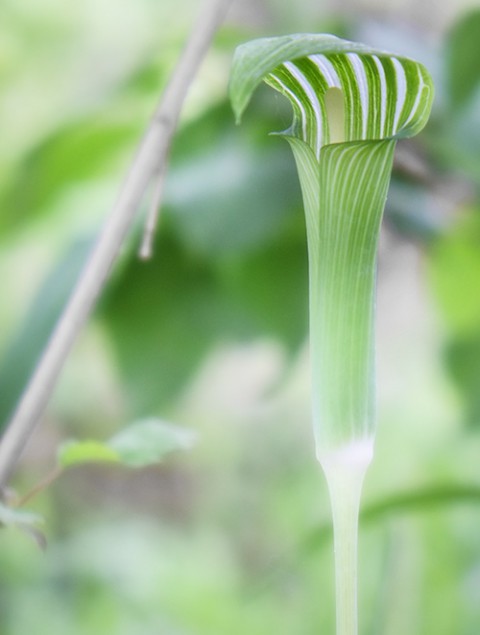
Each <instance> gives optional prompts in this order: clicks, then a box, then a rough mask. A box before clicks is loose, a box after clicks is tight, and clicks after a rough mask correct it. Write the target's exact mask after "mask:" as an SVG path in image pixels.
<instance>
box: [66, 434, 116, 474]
mask: <svg viewBox="0 0 480 635" xmlns="http://www.w3.org/2000/svg"><path fill="white" fill-rule="evenodd" d="M119 461H120V457H119V455H118V453H117V452H116V451H115V450H114V449H113V448H111V447H110V446H109V445H108V443H101V442H100V441H93V440H88V441H66V442H65V443H62V445H60V447H59V448H58V451H57V462H58V464H59V466H60V467H62V468H67V467H73V466H74V465H81V464H83V463H118V462H119Z"/></svg>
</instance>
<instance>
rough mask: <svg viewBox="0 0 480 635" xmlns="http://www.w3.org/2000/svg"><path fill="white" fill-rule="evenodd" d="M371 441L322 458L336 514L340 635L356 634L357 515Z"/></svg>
mask: <svg viewBox="0 0 480 635" xmlns="http://www.w3.org/2000/svg"><path fill="white" fill-rule="evenodd" d="M372 453H373V442H372V441H369V440H368V441H357V442H354V443H352V444H351V445H349V446H346V447H344V448H342V449H340V450H338V451H336V452H334V453H328V454H327V455H325V456H323V457H320V463H321V465H322V467H323V470H324V472H325V476H326V479H327V484H328V489H329V492H330V502H331V506H332V514H333V535H334V546H335V587H336V616H337V635H357V633H358V610H357V543H358V515H359V508H360V496H361V491H362V484H363V479H364V477H365V473H366V471H367V468H368V465H369V464H370V460H371V457H372Z"/></svg>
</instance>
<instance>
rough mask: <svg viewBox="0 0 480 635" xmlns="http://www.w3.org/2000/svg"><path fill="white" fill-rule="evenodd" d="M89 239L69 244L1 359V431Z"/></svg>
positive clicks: (48, 331)
mask: <svg viewBox="0 0 480 635" xmlns="http://www.w3.org/2000/svg"><path fill="white" fill-rule="evenodd" d="M91 240H92V239H91V238H90V237H88V238H85V239H83V240H81V239H79V240H77V241H76V242H75V243H74V244H73V245H70V246H69V247H68V249H67V250H66V252H65V254H64V255H62V257H61V258H60V260H59V262H57V263H55V264H54V266H53V268H52V270H51V271H50V272H49V274H48V275H47V277H46V279H45V281H44V282H43V284H42V285H41V287H40V289H39V290H38V292H37V293H36V295H35V297H34V299H33V300H32V302H31V304H30V306H29V308H28V311H27V312H26V314H25V317H24V319H23V322H21V323H20V324H19V326H18V330H17V332H16V333H14V334H13V337H12V340H11V343H10V345H9V347H8V349H7V350H6V352H5V354H4V356H3V358H2V359H1V360H0V386H1V391H0V430H1V429H2V427H3V425H4V424H5V423H6V419H7V417H8V416H9V414H10V413H11V411H12V409H13V407H14V405H15V403H16V402H17V400H18V398H19V397H20V395H21V393H22V391H23V389H24V387H25V385H26V383H27V381H28V379H29V377H30V375H31V373H32V371H33V369H34V366H35V364H36V362H37V360H38V358H39V356H40V354H41V353H42V351H43V349H44V347H45V345H46V343H47V342H48V339H49V337H50V334H51V332H52V329H53V327H54V325H55V323H56V321H57V319H58V316H59V315H60V312H61V310H62V308H63V306H64V304H65V302H66V301H67V299H68V297H69V294H70V291H71V289H72V287H73V285H74V283H75V281H76V279H77V277H78V274H79V272H80V269H81V267H82V265H83V263H84V261H85V258H86V256H87V253H88V251H89V249H90V247H91Z"/></svg>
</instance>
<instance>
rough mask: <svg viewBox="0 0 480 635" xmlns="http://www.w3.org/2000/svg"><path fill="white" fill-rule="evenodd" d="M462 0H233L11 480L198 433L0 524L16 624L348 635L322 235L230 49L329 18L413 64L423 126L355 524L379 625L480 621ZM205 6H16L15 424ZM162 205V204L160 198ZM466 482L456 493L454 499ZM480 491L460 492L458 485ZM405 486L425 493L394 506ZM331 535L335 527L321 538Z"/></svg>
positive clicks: (466, 41) (1, 183)
mask: <svg viewBox="0 0 480 635" xmlns="http://www.w3.org/2000/svg"><path fill="white" fill-rule="evenodd" d="M473 4H474V3H470V5H468V3H466V2H464V1H460V0H450V1H449V2H445V1H444V0H430V1H428V2H425V3H421V2H407V1H406V0H404V1H402V0H397V1H393V0H392V1H391V2H379V1H378V0H363V1H362V2H357V3H353V2H351V1H349V0H342V1H340V0H338V1H337V2H333V1H330V2H320V1H318V0H315V1H311V0H296V1H295V2H293V1H292V2H288V1H287V0H249V1H243V2H242V1H240V0H237V2H236V4H235V5H234V7H233V8H232V10H231V12H230V14H229V16H228V19H227V21H226V24H225V26H224V27H223V28H222V29H221V31H220V32H219V33H218V36H217V37H216V40H215V43H214V46H213V47H212V50H211V52H210V54H209V56H208V58H207V60H206V62H205V64H204V65H203V67H202V70H201V73H200V75H199V77H198V79H197V81H196V82H195V85H194V86H193V88H192V91H191V93H190V96H189V99H188V102H187V104H186V107H185V109H184V112H183V115H182V120H181V125H180V129H179V132H178V135H177V136H176V139H175V142H174V145H173V148H172V160H171V166H170V170H169V173H168V178H167V184H166V193H165V201H164V206H163V210H162V218H161V223H160V231H159V232H158V238H157V240H156V245H155V256H154V259H153V260H151V261H149V262H141V261H139V260H138V258H137V256H136V253H137V250H138V246H139V242H140V240H141V230H142V219H141V218H140V217H139V220H138V223H137V226H136V229H135V231H134V233H133V235H132V236H131V238H130V239H129V241H128V245H127V246H126V247H125V249H124V252H123V253H122V256H121V259H120V262H119V263H118V266H117V267H116V268H115V271H114V272H113V276H112V278H111V280H110V282H109V284H108V287H107V289H106V290H105V293H104V294H103V296H102V298H101V301H100V303H99V305H98V307H97V310H96V312H95V315H94V316H93V318H92V319H91V321H90V322H89V324H88V326H87V328H86V329H85V330H84V331H83V333H82V335H81V337H80V339H79V341H78V343H77V345H76V346H75V349H74V351H73V353H72V355H71V357H70V359H69V361H68V363H67V365H66V367H65V370H64V372H63V374H62V377H61V380H60V382H59V385H58V387H57V390H56V392H55V396H54V399H53V401H52V403H51V406H50V408H49V411H48V413H47V415H46V417H45V418H44V421H43V422H42V424H41V425H40V426H39V428H38V431H37V432H36V434H35V436H34V438H33V439H32V441H31V443H30V445H29V447H28V449H27V451H26V452H25V454H24V457H23V460H22V464H21V466H20V469H19V471H18V472H17V475H16V479H15V481H14V483H13V485H14V486H15V487H16V488H17V489H18V490H19V491H20V492H24V491H26V490H28V489H29V487H31V486H32V485H34V484H35V483H36V482H37V481H39V480H40V479H42V478H43V477H44V475H45V474H46V473H48V472H49V471H50V470H51V468H52V466H53V465H54V463H55V452H56V447H57V446H58V444H59V443H60V442H61V441H62V440H64V439H67V438H69V437H72V436H74V437H78V438H90V437H93V438H98V439H104V438H106V437H108V436H109V435H111V434H112V433H114V432H115V431H116V430H118V429H120V428H121V427H123V426H125V425H126V424H128V423H129V422H131V421H134V420H136V419H139V418H143V417H147V416H151V415H156V416H160V417H162V418H165V419H168V420H170V421H173V422H175V423H177V424H179V425H183V426H185V427H188V428H193V429H195V430H197V431H198V433H199V443H198V444H197V446H196V447H195V449H194V450H193V451H191V452H189V453H185V454H181V455H180V454H177V455H175V456H173V457H172V458H170V459H168V461H166V462H165V463H164V464H163V465H161V466H159V467H158V468H150V469H145V470H140V471H128V470H122V469H119V468H112V467H108V468H107V467H98V466H97V467H88V468H87V467H82V468H80V467H79V468H76V469H73V470H71V471H69V472H67V473H66V474H65V475H64V476H63V477H62V478H61V479H60V480H59V481H58V482H57V483H55V484H54V485H53V486H52V487H51V488H50V489H49V490H48V491H47V492H45V493H43V494H42V495H41V496H39V497H38V498H37V499H36V500H35V501H34V502H33V503H32V504H31V506H30V507H31V508H32V509H34V510H36V511H38V512H40V513H42V514H43V515H44V516H45V518H46V527H45V532H46V535H47V538H48V542H49V546H48V549H47V551H46V552H45V553H42V552H41V551H40V550H38V548H37V547H36V546H35V544H34V543H33V541H30V539H29V538H28V537H26V536H24V535H23V534H21V533H18V532H15V531H12V530H4V531H2V532H1V533H0V634H1V635H24V634H27V633H35V634H36V635H47V634H48V635H66V634H68V635H80V634H81V635H84V634H87V633H88V635H225V634H227V633H228V634H229V635H236V634H238V635H240V634H242V635H245V634H246V633H248V634H249V635H257V634H258V635H264V634H265V633H275V634H278V635H314V634H318V633H322V634H323V635H329V634H333V632H334V605H333V563H332V546H331V537H330V535H329V534H328V532H326V531H325V530H324V529H325V527H326V526H328V523H329V508H328V499H327V493H326V488H325V484H324V482H323V477H322V475H321V473H320V470H319V468H318V466H317V465H316V462H315V459H314V449H313V444H312V435H311V430H310V414H309V412H310V401H309V399H310V397H309V390H310V388H309V370H308V354H307V345H306V328H307V296H306V292H307V281H306V252H305V249H306V247H305V236H304V233H305V229H304V220H303V217H302V210H301V200H300V193H299V187H298V184H297V179H296V174H295V169H294V164H293V160H292V157H291V156H290V151H289V149H288V147H287V144H285V143H284V142H282V140H280V139H278V138H275V137H273V138H272V137H269V136H268V133H269V132H270V131H275V130H282V129H284V128H285V127H287V125H288V123H289V118H290V113H289V110H288V106H287V105H286V104H285V103H284V102H283V101H282V100H281V98H279V97H278V96H276V95H274V94H273V93H272V92H269V91H268V90H267V89H262V90H260V91H259V92H258V94H257V95H256V97H255V99H254V102H253V103H252V107H251V108H250V110H249V111H248V112H247V114H246V117H245V121H244V123H243V125H242V126H241V127H236V126H235V125H234V123H233V117H232V114H231V111H230V107H229V105H228V103H227V98H226V89H227V82H228V73H229V66H230V61H231V56H232V53H233V50H234V47H235V46H236V45H237V44H239V43H241V42H243V41H245V40H247V39H251V38H253V37H260V36H265V35H273V34H281V33H288V32H295V31H324V32H325V31H326V32H333V33H335V34H337V35H340V36H345V37H349V38H351V39H358V40H362V41H364V42H366V43H368V44H370V45H374V46H379V47H382V48H387V49H389V50H392V51H397V52H399V53H402V54H405V55H409V56H411V57H415V58H417V59H418V60H420V61H422V62H424V63H425V64H426V65H427V67H428V68H429V70H430V72H431V73H432V75H433V76H434V79H435V83H436V89H437V97H436V102H435V107H434V112H433V115H432V118H431V121H430V123H429V125H428V127H427V129H426V130H425V131H424V132H423V133H422V134H421V135H420V136H419V137H417V138H416V139H414V140H412V141H409V142H402V143H401V144H400V146H399V148H398V152H397V159H396V163H395V172H394V177H393V181H392V186H391V190H390V195H389V199H388V204H387V210H386V218H385V223H384V227H383V233H382V237H381V245H380V256H379V275H378V319H377V325H378V419H379V427H378V436H377V449H376V458H375V462H374V464H373V466H372V468H371V470H370V473H369V475H368V478H367V482H366V485H365V492H364V507H365V508H367V509H368V508H369V506H371V505H372V504H376V503H378V502H379V503H380V506H379V507H377V508H376V511H375V508H374V509H373V511H372V513H370V514H369V516H368V522H367V519H365V522H363V523H362V525H361V530H360V551H361V554H360V579H361V583H360V607H361V608H360V611H361V615H360V621H361V634H362V635H406V634H409V635H410V634H412V635H413V634H417V633H418V634H422V635H478V633H479V632H480V531H479V530H478V527H479V524H480V506H479V503H480V495H479V493H478V492H479V490H480V435H479V430H480V194H479V186H480V63H479V60H480V11H478V10H474V9H473ZM199 5H200V3H199V2H195V1H194V0H177V1H176V2H173V0H121V1H120V2H119V1H118V0H95V1H94V0H86V1H85V2H81V3H71V2H65V0H1V3H0V25H1V29H0V31H1V32H0V140H1V143H0V281H1V290H2V303H1V311H0V421H2V422H3V423H2V425H4V422H5V421H6V420H7V419H8V415H9V413H10V412H11V409H12V407H13V405H14V403H15V400H16V399H17V398H18V395H19V394H20V392H21V389H22V387H23V385H24V383H25V381H26V379H27V377H28V375H29V373H30V371H31V369H32V367H33V365H34V363H35V360H36V357H37V355H38V354H39V352H40V351H41V350H42V347H43V346H44V344H45V341H46V339H47V337H48V334H49V333H50V330H51V328H52V325H53V323H54V321H55V319H56V317H57V316H58V314H59V311H60V309H61V307H62V305H63V304H64V302H65V300H66V298H67V296H68V292H69V290H70V288H71V286H72V284H73V281H74V280H75V277H76V275H77V273H78V271H79V269H80V267H81V265H82V263H83V262H84V260H85V258H86V254H87V253H88V249H89V246H90V245H91V242H92V240H93V238H94V237H95V234H96V233H97V231H98V228H99V227H100V225H101V223H102V220H103V218H104V217H105V214H106V212H107V210H108V209H109V207H110V205H111V203H112V201H113V199H114V197H115V193H116V190H117V188H118V185H119V183H120V181H121V178H122V175H123V174H124V173H125V171H126V169H127V167H128V164H129V162H130V160H131V158H132V154H133V152H134V148H135V144H136V142H137V139H138V138H139V136H140V134H141V132H142V131H143V129H144V128H145V125H146V122H147V121H148V118H149V116H150V114H151V112H152V110H153V108H154V105H155V103H156V101H157V98H158V95H159V93H160V91H161V88H162V86H163V85H164V84H165V82H166V80H167V78H168V76H169V73H170V72H171V70H172V68H173V65H174V63H175V60H176V58H177V56H178V53H179V50H180V48H181V46H182V43H183V42H184V40H185V38H186V36H187V34H188V32H189V29H190V26H191V21H192V19H193V16H194V15H195V13H196V12H197V11H198V9H199ZM143 211H145V210H143ZM462 488H463V489H462ZM465 488H466V489H465ZM399 493H402V494H403V493H406V494H407V496H406V498H399V497H398V494H399ZM322 527H323V528H324V529H323V530H322Z"/></svg>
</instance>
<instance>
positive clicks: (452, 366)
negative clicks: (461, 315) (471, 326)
mask: <svg viewBox="0 0 480 635" xmlns="http://www.w3.org/2000/svg"><path fill="white" fill-rule="evenodd" d="M444 361H445V365H446V368H447V370H448V372H449V373H450V376H451V378H452V380H453V383H454V385H455V387H456V389H457V390H458V392H459V394H460V397H461V398H462V405H463V418H464V422H465V424H466V425H467V426H469V427H471V428H473V427H476V428H479V427H480V324H479V325H478V330H477V331H476V332H475V333H472V334H470V335H463V336H462V335H457V334H455V335H453V336H452V337H451V338H450V339H449V341H448V342H447V344H446V346H445V350H444Z"/></svg>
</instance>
